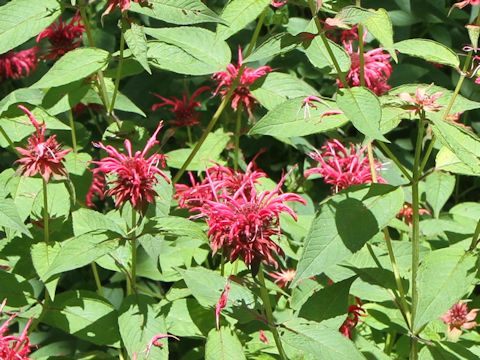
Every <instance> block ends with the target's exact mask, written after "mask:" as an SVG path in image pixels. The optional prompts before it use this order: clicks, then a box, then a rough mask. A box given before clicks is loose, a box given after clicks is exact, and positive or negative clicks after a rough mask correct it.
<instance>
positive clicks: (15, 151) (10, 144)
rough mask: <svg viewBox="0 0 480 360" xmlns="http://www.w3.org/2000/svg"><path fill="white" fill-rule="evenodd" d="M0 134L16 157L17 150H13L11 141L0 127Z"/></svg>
mask: <svg viewBox="0 0 480 360" xmlns="http://www.w3.org/2000/svg"><path fill="white" fill-rule="evenodd" d="M0 134H2V136H3V137H4V138H5V140H6V141H7V143H8V145H9V146H10V147H11V148H12V150H13V152H14V153H15V154H17V155H20V154H19V152H18V151H17V149H15V145H14V144H13V141H12V139H10V136H8V134H7V133H6V132H5V130H3V128H2V127H1V126H0Z"/></svg>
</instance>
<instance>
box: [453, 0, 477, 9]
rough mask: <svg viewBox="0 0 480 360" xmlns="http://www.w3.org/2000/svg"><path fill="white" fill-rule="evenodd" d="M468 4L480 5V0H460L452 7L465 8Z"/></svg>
mask: <svg viewBox="0 0 480 360" xmlns="http://www.w3.org/2000/svg"><path fill="white" fill-rule="evenodd" d="M467 5H480V0H464V1H460V2H458V3H456V4H454V5H453V6H452V8H454V7H456V8H459V9H463V8H464V7H465V6H467Z"/></svg>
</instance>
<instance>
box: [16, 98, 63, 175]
mask: <svg viewBox="0 0 480 360" xmlns="http://www.w3.org/2000/svg"><path fill="white" fill-rule="evenodd" d="M18 107H19V108H20V109H21V110H22V111H23V112H24V113H25V114H27V116H28V117H29V119H30V121H31V123H32V125H33V126H35V129H36V131H35V132H34V133H33V134H32V135H30V137H29V138H28V146H27V148H25V149H24V148H21V147H17V148H16V149H17V151H18V152H19V153H20V155H22V157H21V158H20V159H18V160H17V161H15V163H18V164H20V168H19V170H20V173H21V174H22V175H25V176H34V175H36V174H40V175H41V176H42V177H43V178H44V179H45V181H47V182H48V181H49V180H50V177H51V176H52V175H53V176H58V177H65V176H67V170H66V169H65V167H64V166H63V164H62V161H63V160H64V157H65V155H67V154H68V153H69V152H70V151H71V150H70V149H67V150H62V149H61V146H60V144H59V143H58V142H57V139H56V136H55V135H52V136H50V137H49V138H47V139H45V130H46V127H45V124H39V123H38V121H37V119H35V117H34V116H33V114H32V113H31V112H30V110H28V109H27V108H26V107H25V106H22V105H19V106H18Z"/></svg>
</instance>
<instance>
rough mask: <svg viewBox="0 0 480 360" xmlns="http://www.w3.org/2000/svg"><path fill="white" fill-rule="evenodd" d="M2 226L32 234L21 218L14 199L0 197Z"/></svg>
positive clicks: (0, 223)
mask: <svg viewBox="0 0 480 360" xmlns="http://www.w3.org/2000/svg"><path fill="white" fill-rule="evenodd" d="M0 227H1V228H4V229H10V230H15V231H19V232H20V233H23V234H26V235H30V231H28V229H27V227H26V226H25V224H24V223H23V221H22V220H21V219H20V216H19V215H18V212H17V207H16V206H15V203H14V202H13V200H12V199H0Z"/></svg>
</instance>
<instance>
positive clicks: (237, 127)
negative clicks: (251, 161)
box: [233, 105, 242, 170]
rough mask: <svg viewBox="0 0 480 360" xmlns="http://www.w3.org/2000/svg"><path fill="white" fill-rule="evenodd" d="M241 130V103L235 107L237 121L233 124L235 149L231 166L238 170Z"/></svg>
mask: <svg viewBox="0 0 480 360" xmlns="http://www.w3.org/2000/svg"><path fill="white" fill-rule="evenodd" d="M241 130H242V105H239V107H238V109H237V121H236V124H235V150H234V163H233V168H234V169H235V170H238V167H239V164H238V163H239V158H240V156H239V154H240V131H241Z"/></svg>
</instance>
